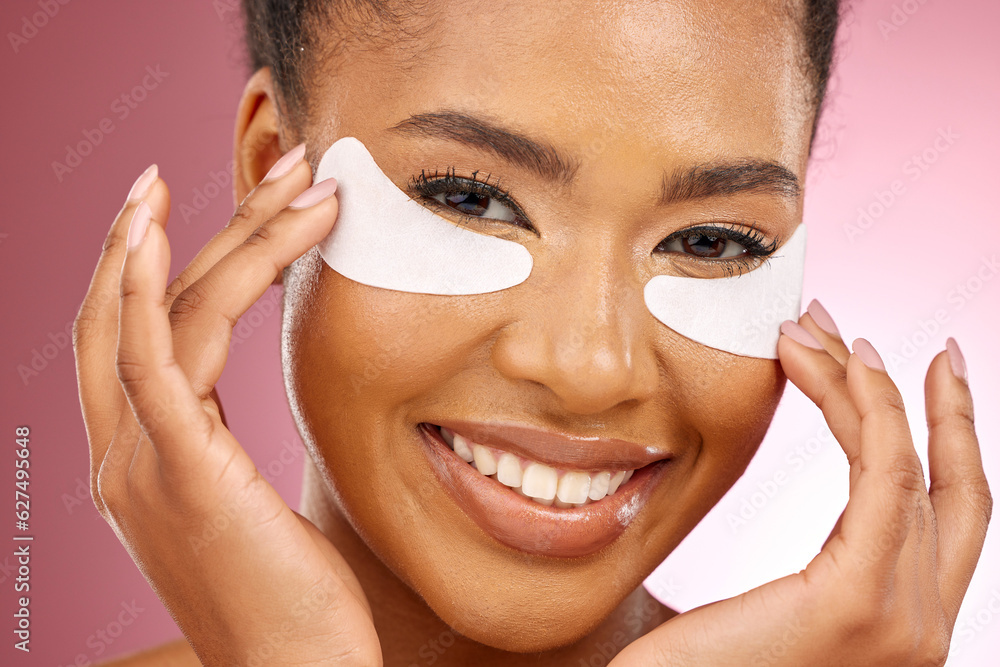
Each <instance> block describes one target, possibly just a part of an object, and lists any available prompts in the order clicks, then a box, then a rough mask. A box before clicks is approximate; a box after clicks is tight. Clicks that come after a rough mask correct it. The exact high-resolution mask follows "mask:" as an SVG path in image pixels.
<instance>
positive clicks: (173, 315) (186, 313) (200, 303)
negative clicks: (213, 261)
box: [169, 281, 209, 326]
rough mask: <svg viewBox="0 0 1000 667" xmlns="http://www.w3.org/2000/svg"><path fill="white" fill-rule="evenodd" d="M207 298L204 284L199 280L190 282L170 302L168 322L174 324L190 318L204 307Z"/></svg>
mask: <svg viewBox="0 0 1000 667" xmlns="http://www.w3.org/2000/svg"><path fill="white" fill-rule="evenodd" d="M208 300H209V296H208V290H207V288H206V286H205V284H204V283H202V282H201V281H195V282H193V283H191V284H190V285H188V286H187V288H186V289H185V290H184V291H183V292H181V293H180V294H178V295H177V297H176V298H174V300H173V301H172V302H171V303H170V310H169V317H170V324H171V325H174V326H176V325H178V324H180V323H182V322H185V321H187V320H189V319H191V318H192V317H193V316H194V315H195V314H197V313H198V312H200V311H201V310H202V309H203V308H204V307H205V304H206V303H207V302H208Z"/></svg>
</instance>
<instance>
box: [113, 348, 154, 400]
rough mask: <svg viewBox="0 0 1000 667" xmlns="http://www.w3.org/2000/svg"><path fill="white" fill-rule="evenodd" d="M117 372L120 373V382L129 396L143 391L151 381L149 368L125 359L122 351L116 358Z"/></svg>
mask: <svg viewBox="0 0 1000 667" xmlns="http://www.w3.org/2000/svg"><path fill="white" fill-rule="evenodd" d="M115 372H116V374H117V375H118V382H119V383H120V384H121V386H122V388H123V389H124V390H125V393H126V394H128V395H129V396H134V395H136V394H137V393H139V392H141V391H142V389H143V387H144V386H145V385H146V383H147V382H148V381H149V370H148V369H147V368H146V367H145V365H143V364H141V363H139V362H135V361H131V360H129V359H125V358H123V356H122V355H121V354H120V353H119V354H118V357H117V359H116V360H115Z"/></svg>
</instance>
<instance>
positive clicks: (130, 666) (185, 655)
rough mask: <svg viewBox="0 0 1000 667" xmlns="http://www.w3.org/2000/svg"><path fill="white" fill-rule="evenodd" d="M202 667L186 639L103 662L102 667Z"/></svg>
mask: <svg viewBox="0 0 1000 667" xmlns="http://www.w3.org/2000/svg"><path fill="white" fill-rule="evenodd" d="M145 665H149V666H150V667H153V666H155V667H201V661H200V660H198V656H197V655H195V652H194V649H192V648H191V645H190V644H188V643H187V641H186V640H184V639H178V640H177V641H173V642H169V643H167V644H162V645H160V646H157V647H156V648H151V649H147V650H145V651H140V652H138V653H132V654H131V655H127V656H125V657H122V658H116V659H115V660H112V661H111V662H102V663H101V664H100V667H144V666H145Z"/></svg>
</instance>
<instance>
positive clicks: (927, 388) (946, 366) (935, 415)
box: [924, 338, 993, 620]
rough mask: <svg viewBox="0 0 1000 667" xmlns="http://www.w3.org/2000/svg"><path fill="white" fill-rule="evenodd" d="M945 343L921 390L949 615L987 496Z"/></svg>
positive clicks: (959, 378) (981, 535) (958, 372)
mask: <svg viewBox="0 0 1000 667" xmlns="http://www.w3.org/2000/svg"><path fill="white" fill-rule="evenodd" d="M947 348H948V349H947V350H946V351H944V352H941V353H940V354H938V355H937V356H936V357H934V360H933V361H932V362H931V365H930V368H928V369H927V378H926V380H925V382H924V393H925V399H926V413H927V427H928V463H929V472H930V478H931V486H930V499H931V503H932V505H933V507H934V514H935V516H936V518H937V526H938V546H937V549H938V551H937V553H938V563H939V567H940V570H939V580H940V585H941V599H942V602H943V603H944V604H945V611H946V613H948V614H949V618H951V619H952V620H954V619H955V617H956V616H957V615H958V609H959V607H960V606H961V604H962V598H963V597H964V596H965V592H966V590H967V589H968V587H969V581H970V580H971V579H972V573H973V571H974V570H975V567H976V563H977V562H978V561H979V555H980V552H981V551H982V548H983V542H984V541H985V539H986V528H987V526H988V525H989V521H990V516H991V514H992V510H993V497H992V495H991V494H990V487H989V483H988V482H987V480H986V473H985V472H984V470H983V459H982V456H981V454H980V450H979V439H978V438H977V437H976V429H975V421H974V414H973V406H972V394H971V393H970V391H969V386H968V384H967V383H966V381H965V372H966V371H965V360H964V359H963V358H962V352H961V350H959V348H958V343H956V342H955V340H954V339H953V338H949V339H948V344H947Z"/></svg>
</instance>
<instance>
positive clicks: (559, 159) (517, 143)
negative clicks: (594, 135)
mask: <svg viewBox="0 0 1000 667" xmlns="http://www.w3.org/2000/svg"><path fill="white" fill-rule="evenodd" d="M389 129H390V130H391V131H395V132H401V133H404V134H410V135H419V136H427V137H435V138H443V139H448V140H451V141H456V142H458V143H461V144H465V145H466V146H470V147H472V148H475V149H478V150H483V149H484V148H485V149H486V150H488V151H490V152H492V153H493V154H494V155H496V156H497V157H499V158H501V159H503V160H506V161H507V162H509V163H511V164H514V165H517V166H519V167H522V168H525V169H529V170H531V171H534V172H535V173H537V174H538V175H540V176H542V177H543V178H547V179H549V180H553V181H558V182H560V183H564V184H569V183H570V182H572V181H573V179H574V178H575V177H576V173H577V170H578V169H579V167H580V163H579V162H577V161H575V160H573V159H570V158H567V157H564V156H562V155H560V153H559V151H557V150H556V149H555V148H554V147H553V146H552V145H551V144H549V143H546V142H544V141H539V140H535V139H530V138H528V137H526V136H524V135H523V134H519V133H517V132H515V131H513V130H510V129H507V128H504V127H502V126H501V125H499V124H497V123H495V122H492V121H490V120H487V119H484V118H479V117H476V116H472V115H470V114H467V113H463V112H460V111H452V110H442V111H435V112H429V113H420V114H414V115H412V116H409V117H408V118H405V119H403V120H402V121H400V122H398V123H396V124H395V125H393V126H391V127H390V128H389ZM741 192H759V193H765V194H775V195H779V196H781V197H786V198H791V199H794V198H798V197H799V196H800V195H801V192H802V188H801V185H800V184H799V179H798V177H797V176H796V175H795V173H794V172H792V171H791V170H789V169H788V168H786V167H784V166H782V165H781V164H779V163H777V162H774V161H772V160H763V159H759V158H743V159H739V160H735V161H731V162H719V163H710V164H698V165H694V166H692V167H689V168H686V169H683V168H682V169H677V170H675V171H673V172H671V173H666V174H664V176H663V181H662V184H661V192H660V205H668V204H673V203H676V202H680V201H688V200H693V199H704V198H709V197H719V196H727V195H734V194H738V193H741Z"/></svg>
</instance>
